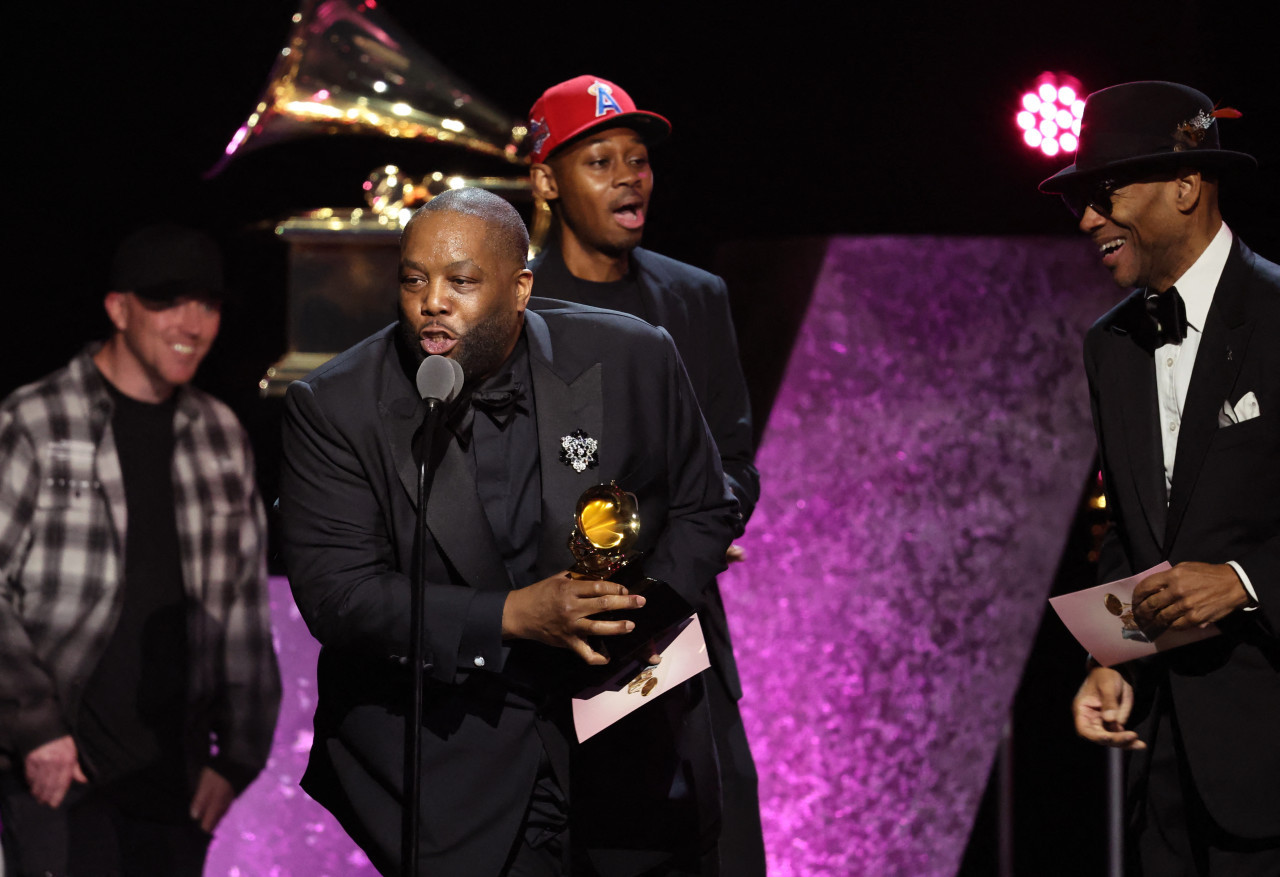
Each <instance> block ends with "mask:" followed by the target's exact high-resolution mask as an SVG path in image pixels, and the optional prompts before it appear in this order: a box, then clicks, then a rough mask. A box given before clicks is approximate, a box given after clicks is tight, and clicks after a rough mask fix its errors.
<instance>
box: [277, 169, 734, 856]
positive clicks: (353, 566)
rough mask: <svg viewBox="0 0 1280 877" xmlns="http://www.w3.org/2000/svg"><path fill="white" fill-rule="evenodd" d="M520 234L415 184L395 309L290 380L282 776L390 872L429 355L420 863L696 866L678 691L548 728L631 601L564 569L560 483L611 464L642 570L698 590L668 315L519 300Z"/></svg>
mask: <svg viewBox="0 0 1280 877" xmlns="http://www.w3.org/2000/svg"><path fill="white" fill-rule="evenodd" d="M527 249H528V236H527V233H526V232H525V229H524V225H523V223H522V222H521V221H520V218H519V216H518V214H516V212H515V211H514V209H513V208H512V207H511V206H510V205H509V204H507V203H506V202H505V201H503V200H502V199H501V198H498V197H497V196H495V195H492V194H490V193H487V192H484V191H481V190H477V189H463V190H457V191H450V192H446V193H444V194H442V195H440V196H438V197H437V198H435V199H434V200H432V201H431V202H429V203H428V204H427V205H425V206H424V207H423V208H422V209H420V210H419V211H418V213H416V214H415V215H414V217H413V219H412V220H411V221H410V223H409V225H408V226H407V227H406V229H405V231H404V234H403V237H402V239H401V268H400V275H401V276H400V306H401V308H400V320H399V323H398V325H393V326H390V327H388V328H387V329H385V330H383V331H381V332H379V333H377V334H376V335H374V336H372V337H370V338H368V339H366V340H365V341H363V342H361V343H360V344H358V345H356V346H355V347H353V348H351V349H350V350H348V351H346V352H345V353H343V354H341V355H339V356H338V357H336V358H335V359H333V360H332V361H331V362H329V363H328V364H326V365H325V366H323V367H322V368H320V369H318V370H317V371H316V372H314V373H312V374H311V375H309V376H308V377H307V378H306V379H305V380H304V381H300V382H297V383H295V384H294V385H292V386H291V387H290V388H289V391H288V393H287V396H286V400H285V403H286V404H285V432H284V468H283V471H282V475H281V497H280V510H281V515H282V524H283V536H284V548H285V559H286V562H287V564H288V568H289V574H290V580H291V584H292V587H293V591H294V595H295V597H296V599H297V602H298V606H299V608H300V609H301V610H302V614H303V616H304V618H305V619H306V621H307V624H308V625H309V627H310V629H311V631H312V633H313V634H314V635H315V636H316V637H317V638H318V639H319V640H320V642H321V644H322V645H323V649H322V651H321V657H320V666H319V686H320V702H319V706H318V708H317V712H316V719H315V726H316V730H315V741H314V744H313V747H312V751H311V760H310V765H309V767H308V770H307V773H306V776H305V777H304V778H303V786H304V788H306V790H307V791H308V792H309V793H310V794H311V795H313V796H314V797H315V798H316V799H317V800H319V801H320V802H321V803H322V804H324V805H325V806H326V807H328V808H329V809H330V810H331V811H332V812H333V813H334V814H335V815H336V816H337V817H338V819H339V820H340V821H341V822H342V824H343V826H344V827H345V828H346V829H347V831H348V832H349V833H350V834H351V835H352V837H353V838H355V840H356V841H357V842H358V843H359V844H360V845H361V846H362V847H363V848H364V849H365V851H366V852H367V853H368V854H369V857H370V859H371V860H372V861H373V862H374V864H375V865H376V866H377V867H378V868H379V869H380V870H381V871H383V872H384V873H388V874H390V873H397V864H398V860H399V849H400V819H401V810H402V807H403V804H404V791H403V770H404V761H403V757H404V753H403V747H402V740H403V738H404V733H403V732H404V716H405V712H406V703H407V701H408V699H409V695H410V690H409V678H410V675H409V672H408V670H407V668H405V667H404V664H405V663H406V659H405V658H404V657H403V656H405V655H406V654H408V634H409V606H410V580H409V570H410V562H411V558H412V557H414V556H415V551H414V546H413V541H414V531H415V521H416V515H417V511H418V510H417V509H416V508H415V505H416V501H417V493H416V489H417V487H416V484H417V463H416V462H415V458H414V450H413V448H414V447H415V441H414V439H415V434H416V432H417V431H418V430H419V428H420V427H421V425H422V423H423V411H424V410H425V405H424V404H423V402H422V400H421V399H420V398H419V394H418V392H417V391H416V389H415V386H414V377H413V376H414V374H415V372H416V371H417V369H418V366H419V363H420V362H421V361H422V360H423V359H424V358H425V357H427V356H428V355H439V356H445V357H448V358H450V359H453V360H455V361H456V362H458V363H459V364H460V365H461V366H462V369H463V373H464V374H465V377H466V383H465V386H464V389H463V392H462V394H461V396H460V397H459V399H458V401H457V402H456V403H455V404H454V405H453V407H452V409H451V410H450V411H449V413H448V416H447V424H446V427H445V428H444V429H443V430H441V432H440V433H439V435H438V437H437V438H436V440H435V442H434V446H433V447H434V448H435V449H436V450H435V451H433V454H432V458H431V459H430V460H429V464H430V466H431V467H432V468H433V470H434V475H433V484H432V488H431V492H430V498H429V499H428V501H427V504H426V508H425V510H423V511H424V513H425V515H426V527H427V531H428V532H427V537H426V543H425V544H424V545H423V546H422V547H421V551H420V555H421V560H422V563H423V565H424V566H425V571H426V576H425V577H426V585H425V588H424V591H423V600H424V606H425V609H424V614H423V624H424V628H425V632H426V653H425V675H426V677H427V682H426V686H425V690H424V698H425V704H424V720H423V727H422V733H421V741H422V753H423V754H422V761H423V768H422V774H421V777H422V784H423V795H422V800H421V814H422V815H421V821H420V825H421V835H422V836H421V845H420V848H419V849H420V856H421V861H422V862H423V863H424V866H425V867H426V869H427V871H428V872H429V873H432V874H449V875H458V877H468V875H475V877H496V875H525V874H539V875H541V874H567V873H570V872H572V873H574V874H597V873H598V874H601V875H640V874H655V875H657V874H695V873H714V870H707V868H708V867H710V868H712V869H713V867H714V866H713V863H714V858H713V857H707V855H706V853H707V851H708V850H709V849H714V842H715V834H714V832H715V828H716V826H717V823H718V812H717V810H718V795H717V791H718V788H717V782H716V776H715V763H714V755H712V754H711V751H710V745H711V743H710V729H709V724H708V720H707V719H706V717H705V712H706V710H705V703H703V702H701V700H700V698H701V697H702V694H701V688H700V686H699V685H697V684H694V685H689V686H685V687H682V688H679V689H676V688H673V689H672V690H671V691H669V692H668V693H667V694H665V695H663V696H662V697H660V698H659V699H658V700H656V701H655V702H653V703H649V704H646V706H645V707H644V708H642V709H640V710H637V711H636V712H634V713H632V714H631V715H629V716H627V717H626V718H625V719H623V720H622V721H621V722H619V723H618V724H617V725H615V726H613V727H611V728H609V729H607V730H605V731H604V732H602V733H600V734H599V735H597V736H596V737H593V738H591V739H589V740H587V741H586V742H584V743H582V744H578V743H577V742H576V740H575V738H574V735H573V731H572V727H571V720H570V716H569V695H570V694H572V693H573V692H574V691H575V690H577V688H580V687H581V686H582V685H583V684H584V677H583V672H582V671H583V670H585V669H586V668H587V667H588V666H589V665H595V666H599V665H602V664H604V663H605V662H606V658H605V657H604V656H603V655H602V654H600V653H599V652H598V651H597V650H596V648H595V647H593V645H592V642H593V640H592V639H590V638H592V637H610V636H614V635H618V634H622V633H625V632H627V631H628V630H630V629H631V627H632V626H633V622H632V621H631V620H630V619H628V618H626V617H625V616H628V615H630V617H631V618H637V619H639V618H642V614H643V610H642V607H643V606H644V604H645V599H644V598H643V597H641V596H639V595H636V594H632V593H628V591H627V589H626V588H624V587H622V586H621V585H618V584H614V583H612V582H607V581H591V580H583V579H579V578H575V577H571V576H569V575H568V574H567V573H566V568H567V567H569V566H570V564H571V563H572V557H571V556H570V553H569V550H568V547H567V537H568V536H569V534H570V532H571V530H572V528H573V519H574V510H575V506H576V504H577V501H578V498H579V496H580V495H581V494H582V492H583V491H584V489H586V488H588V487H590V486H593V485H596V484H598V483H601V482H608V481H610V480H614V481H616V482H617V483H618V484H619V485H620V486H621V487H622V488H624V489H625V490H627V491H630V492H632V493H634V494H635V495H636V497H637V499H638V502H639V514H640V519H641V524H642V526H641V530H640V535H639V541H638V543H637V545H636V548H637V550H639V551H642V552H644V554H645V559H644V572H645V574H646V575H647V576H648V577H650V578H651V579H656V580H659V581H661V582H665V583H666V584H667V585H668V586H669V587H670V588H671V589H672V590H673V591H674V592H675V593H676V594H679V595H680V596H681V597H683V598H684V599H685V600H686V601H687V602H688V604H689V605H691V606H697V605H700V604H701V603H702V601H703V598H702V591H703V589H704V587H705V585H706V583H707V582H709V581H711V580H712V579H713V578H714V576H715V575H716V573H717V572H719V571H720V570H721V569H723V566H724V556H725V550H726V548H727V547H728V545H729V543H730V541H731V539H732V537H733V534H734V527H735V525H736V521H737V506H736V503H735V501H734V499H733V496H732V494H731V493H730V492H729V491H728V490H727V489H726V487H725V483H724V476H723V473H722V471H721V469H720V463H719V459H718V457H717V455H716V450H715V444H714V442H713V441H712V439H711V437H710V435H709V433H708V431H707V428H706V425H705V422H704V421H703V419H702V417H701V415H700V413H699V411H698V408H697V402H696V399H695V398H694V394H693V391H692V388H691V387H690V386H689V383H688V379H687V378H686V376H685V373H684V369H683V367H682V365H681V363H680V359H679V356H678V354H677V353H676V351H675V348H674V345H673V344H672V343H671V339H670V337H669V336H668V335H667V333H666V332H664V331H662V330H660V329H655V328H653V327H651V326H649V325H647V324H645V323H644V322H643V321H641V320H638V319H635V318H632V317H629V316H626V315H623V314H615V313H606V312H602V311H598V310H595V309H591V308H582V307H578V306H573V305H561V306H558V307H554V306H549V307H546V308H545V309H543V310H541V311H539V312H535V311H533V310H532V309H530V308H527V305H528V304H529V300H530V292H531V290H532V286H533V277H532V274H531V273H530V272H529V271H528V269H527V268H526V267H525V254H526V252H527ZM603 612H620V613H621V615H622V616H624V617H615V618H613V619H609V620H607V619H603V618H600V617H598V616H599V614H600V613H603ZM658 671H659V673H660V671H661V667H660V666H659V668H658ZM694 681H695V683H696V682H697V679H696V678H695V680H694Z"/></svg>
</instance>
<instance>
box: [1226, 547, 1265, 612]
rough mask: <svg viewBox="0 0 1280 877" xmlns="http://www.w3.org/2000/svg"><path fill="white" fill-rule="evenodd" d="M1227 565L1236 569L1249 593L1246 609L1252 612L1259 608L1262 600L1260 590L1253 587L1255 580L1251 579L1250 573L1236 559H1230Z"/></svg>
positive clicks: (1245, 589)
mask: <svg viewBox="0 0 1280 877" xmlns="http://www.w3.org/2000/svg"><path fill="white" fill-rule="evenodd" d="M1227 565H1228V566H1230V567H1231V568H1232V569H1234V570H1235V571H1236V575H1238V576H1239V577H1240V584H1242V585H1244V592H1245V593H1246V594H1248V595H1249V605H1248V606H1245V607H1244V611H1245V612H1252V611H1253V610H1255V609H1257V608H1258V604H1259V603H1260V602H1261V601H1260V600H1258V592H1257V591H1255V590H1254V589H1253V582H1251V581H1249V574H1248V573H1246V572H1245V571H1244V567H1242V566H1240V564H1238V563H1236V562H1235V561H1234V560H1228V561H1227Z"/></svg>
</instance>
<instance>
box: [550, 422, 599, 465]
mask: <svg viewBox="0 0 1280 877" xmlns="http://www.w3.org/2000/svg"><path fill="white" fill-rule="evenodd" d="M599 447H600V443H599V442H597V441H596V440H595V439H593V438H592V437H591V436H589V435H587V434H586V433H585V432H583V431H582V430H580V429H575V430H574V431H573V432H571V433H569V435H566V436H563V437H561V439H560V462H561V463H564V464H565V465H566V466H572V467H573V471H574V472H584V471H586V470H587V469H594V468H596V466H598V465H599V464H600V459H599V457H597V456H596V449H597V448H599Z"/></svg>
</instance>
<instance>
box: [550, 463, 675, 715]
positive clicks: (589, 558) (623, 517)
mask: <svg viewBox="0 0 1280 877" xmlns="http://www.w3.org/2000/svg"><path fill="white" fill-rule="evenodd" d="M574 523H575V526H574V528H573V532H572V533H571V534H570V535H569V551H570V552H571V553H572V554H573V559H574V564H573V566H572V567H570V569H569V572H570V574H572V575H574V576H577V577H579V578H584V579H608V580H609V581H613V582H617V583H619V584H621V585H623V586H624V587H625V588H626V589H627V591H628V593H631V594H639V595H641V596H643V597H644V598H645V605H644V607H643V608H641V609H638V610H635V609H633V610H629V611H625V612H604V613H601V614H600V615H598V616H593V617H595V618H601V619H604V620H607V621H621V620H624V619H625V620H628V621H631V622H633V623H634V624H635V628H634V629H633V630H632V631H631V632H629V633H624V634H620V635H618V636H608V637H592V638H591V640H590V643H591V647H592V648H593V649H595V650H596V651H597V652H599V653H600V654H602V655H605V656H607V657H609V658H610V659H611V661H615V660H616V661H617V662H620V663H621V665H622V666H624V667H625V666H627V665H628V662H630V661H632V660H636V661H640V662H644V661H645V660H646V659H647V657H648V655H649V653H650V652H651V650H652V647H653V643H654V642H655V641H656V640H659V639H660V638H661V637H662V636H663V635H664V633H666V632H667V631H668V630H670V629H671V628H672V627H673V625H676V624H679V623H680V622H681V621H683V620H684V619H686V618H688V617H689V616H690V615H692V614H693V608H692V607H691V606H690V605H689V604H688V602H686V601H685V599H684V598H683V597H681V596H680V595H679V594H677V593H676V592H675V590H674V589H672V588H671V586H670V585H668V584H667V583H666V582H663V581H660V580H658V579H654V578H650V577H649V576H647V575H645V573H644V569H643V563H642V561H643V558H644V553H643V552H639V551H635V550H633V548H632V546H634V545H635V543H636V539H637V538H638V537H639V535H640V505H639V502H638V501H637V500H636V496H635V494H634V493H628V492H627V491H625V490H623V489H622V488H621V487H619V486H618V484H617V482H614V481H610V482H609V483H608V484H597V485H595V486H594V487H588V488H587V489H586V490H584V491H583V492H582V496H580V497H579V498H578V507H577V510H576V512H575V514H574ZM614 666H615V668H616V666H617V665H616V663H615V665H614ZM608 672H610V673H612V672H614V670H612V669H611V670H609V671H608ZM646 678H647V677H646ZM655 684H656V683H655ZM652 690H653V686H652V685H651V686H649V689H648V690H647V691H644V692H643V693H644V694H646V695H647V694H649V692H650V691H652Z"/></svg>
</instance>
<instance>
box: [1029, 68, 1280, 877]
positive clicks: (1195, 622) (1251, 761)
mask: <svg viewBox="0 0 1280 877" xmlns="http://www.w3.org/2000/svg"><path fill="white" fill-rule="evenodd" d="M1238 115H1239V113H1237V112H1235V111H1234V110H1219V109H1215V107H1214V105H1213V103H1212V102H1211V101H1210V100H1209V99H1208V98H1207V97H1206V96H1205V95H1203V94H1201V93H1200V92H1198V91H1196V90H1194V89H1191V88H1188V87H1186V86H1183V85H1177V84H1175V83H1171V82H1132V83H1127V84H1124V85H1117V86H1114V87H1112V88H1108V89H1104V90H1102V91H1099V92H1096V93H1095V94H1092V95H1090V96H1089V99H1088V100H1087V101H1086V103H1085V110H1084V116H1083V119H1082V126H1081V134H1080V149H1079V151H1078V152H1077V155H1076V161H1075V163H1074V164H1073V165H1071V166H1070V167H1067V168H1065V169H1064V170H1062V171H1061V172H1059V173H1058V174H1056V175H1055V176H1053V177H1051V178H1050V179H1048V180H1046V181H1045V182H1043V183H1041V185H1040V189H1041V191H1044V192H1051V193H1060V194H1062V196H1063V198H1064V199H1065V200H1066V202H1067V204H1068V206H1069V207H1071V209H1072V210H1073V212H1074V213H1075V214H1076V215H1077V216H1078V217H1079V219H1080V230H1081V231H1083V232H1084V233H1085V234H1088V235H1089V236H1090V237H1091V238H1092V239H1093V241H1094V243H1095V244H1096V245H1097V248H1098V254H1099V256H1100V258H1101V260H1102V264H1103V266H1104V267H1106V268H1107V269H1108V270H1109V271H1110V272H1111V274H1112V276H1113V277H1114V279H1115V281H1116V283H1117V284H1119V285H1120V286H1123V287H1137V289H1136V290H1135V291H1134V292H1133V294H1132V295H1130V296H1129V297H1128V298H1126V299H1125V300H1124V301H1123V302H1121V303H1120V304H1119V305H1117V306H1116V307H1115V308H1113V309H1112V310H1111V311H1110V312H1109V313H1107V314H1106V315H1105V316H1103V317H1102V318H1101V319H1100V320H1099V321H1098V322H1097V323H1096V324H1095V325H1094V326H1093V328H1091V329H1090V330H1089V333H1088V335H1087V336H1086V339H1085V368H1086V370H1087V372H1088V377H1089V388H1090V395H1091V400H1092V406H1093V419H1094V426H1095V428H1096V430H1097V434H1098V446H1099V449H1100V452H1101V458H1102V467H1103V476H1104V480H1105V484H1106V490H1107V500H1108V502H1107V508H1108V511H1109V513H1110V514H1111V516H1112V518H1113V525H1112V527H1111V529H1110V530H1109V532H1108V534H1107V536H1106V539H1105V541H1104V543H1103V548H1102V552H1101V556H1100V558H1099V575H1100V578H1101V580H1102V581H1104V582H1105V581H1113V580H1115V579H1119V578H1123V577H1128V576H1131V575H1135V574H1139V573H1141V572H1142V571H1143V570H1146V569H1150V568H1151V567H1153V566H1155V565H1157V564H1159V563H1160V562H1161V561H1168V562H1169V563H1170V564H1172V565H1173V566H1172V569H1169V570H1167V571H1165V572H1159V573H1155V574H1153V575H1150V576H1147V577H1146V578H1145V579H1143V580H1142V581H1141V582H1140V583H1139V584H1138V586H1137V588H1136V589H1135V590H1134V594H1133V611H1134V617H1135V619H1136V620H1137V622H1138V624H1139V625H1140V626H1141V627H1142V629H1143V631H1144V632H1145V633H1146V634H1147V635H1148V636H1149V637H1150V638H1151V639H1153V640H1154V639H1156V637H1158V636H1159V635H1160V634H1162V633H1164V632H1165V631H1166V630H1191V629H1194V628H1197V627H1203V626H1205V625H1207V624H1210V623H1213V624H1216V625H1217V627H1218V628H1219V629H1220V631H1221V633H1220V635H1218V636H1214V637H1211V638H1209V639H1206V640H1202V641H1200V642H1197V643H1194V644H1191V645H1186V646H1183V647H1181V648H1176V649H1171V650H1169V651H1167V652H1162V653H1160V654H1158V655H1157V656H1155V657H1152V658H1149V659H1145V660H1140V661H1134V662H1131V663H1129V664H1124V665H1121V666H1119V667H1117V668H1114V669H1113V668H1107V667H1100V666H1098V665H1097V664H1096V663H1093V662H1092V661H1091V662H1090V665H1091V669H1090V670H1089V674H1088V676H1087V678H1086V679H1085V682H1084V684H1083V685H1082V686H1081V688H1080V691H1079V693H1078V694H1077V695H1076V698H1075V703H1074V705H1073V709H1074V713H1075V722H1076V730H1077V731H1078V733H1079V734H1080V735H1081V736H1082V737H1084V738H1085V739H1087V740H1091V741H1093V742H1096V743H1100V744H1103V745H1107V746H1115V747H1120V748H1122V749H1126V750H1129V751H1130V752H1131V760H1130V764H1129V783H1128V802H1127V808H1126V810H1127V829H1128V837H1129V840H1130V843H1129V845H1128V850H1127V853H1128V858H1129V860H1130V866H1131V868H1132V869H1133V873H1140V874H1144V875H1147V877H1178V875H1188V877H1190V875H1197V877H1202V875H1213V877H1220V875H1234V877H1244V875H1257V877H1262V875H1275V874H1280V746H1277V745H1276V744H1277V740H1280V429H1278V428H1277V423H1278V422H1280V418H1278V417H1277V415H1278V414H1280V344H1277V343H1276V339H1277V338H1278V337H1280V267H1277V266H1276V265H1274V264H1272V263H1270V262H1268V261H1266V260H1264V259H1261V258H1259V257H1258V256H1256V255H1254V254H1253V253H1252V252H1251V251H1250V250H1249V249H1248V247H1246V246H1245V245H1244V244H1243V243H1242V242H1241V241H1240V239H1239V238H1236V237H1234V236H1233V235H1232V233H1231V231H1230V230H1229V229H1228V228H1227V226H1226V225H1225V224H1223V222H1222V217H1221V215H1220V213H1219V211H1218V177H1219V175H1220V174H1223V173H1229V172H1231V171H1232V170H1234V169H1235V168H1237V167H1248V166H1250V165H1252V164H1253V159H1252V158H1251V157H1249V156H1247V155H1244V154H1243V153H1238V152H1231V151H1228V150H1224V149H1221V148H1220V147H1219V142H1218V121H1219V119H1221V118H1230V117H1234V116H1238ZM1129 725H1132V727H1127V726H1129Z"/></svg>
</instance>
